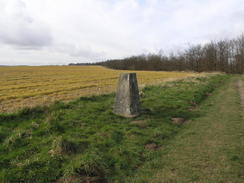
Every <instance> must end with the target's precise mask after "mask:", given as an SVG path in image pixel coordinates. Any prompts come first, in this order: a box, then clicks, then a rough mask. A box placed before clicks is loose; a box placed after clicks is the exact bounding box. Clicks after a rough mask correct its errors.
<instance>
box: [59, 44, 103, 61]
mask: <svg viewBox="0 0 244 183" xmlns="http://www.w3.org/2000/svg"><path fill="white" fill-rule="evenodd" d="M54 47H55V51H57V52H61V53H65V54H68V55H70V56H71V57H77V58H79V57H81V58H85V59H99V58H102V57H104V56H105V53H104V52H96V51H94V50H93V49H91V48H90V47H89V46H87V47H80V46H75V45H72V44H59V45H56V46H54Z"/></svg>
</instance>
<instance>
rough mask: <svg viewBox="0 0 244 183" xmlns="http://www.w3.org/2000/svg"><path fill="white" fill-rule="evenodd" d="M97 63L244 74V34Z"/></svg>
mask: <svg viewBox="0 0 244 183" xmlns="http://www.w3.org/2000/svg"><path fill="white" fill-rule="evenodd" d="M70 65H72V64H70ZM73 65H82V64H73ZM96 65H102V66H105V67H108V68H112V69H122V70H154V71H196V72H204V71H207V72H209V71H221V72H226V73H237V74H243V73H244V34H243V35H241V36H239V37H238V38H236V39H232V40H221V41H211V42H210V43H206V44H204V45H200V44H199V45H192V46H189V47H188V48H187V49H185V50H184V51H182V52H180V53H177V54H176V53H171V54H169V55H164V54H148V55H139V56H132V57H128V58H124V59H116V60H107V61H104V62H99V63H96Z"/></svg>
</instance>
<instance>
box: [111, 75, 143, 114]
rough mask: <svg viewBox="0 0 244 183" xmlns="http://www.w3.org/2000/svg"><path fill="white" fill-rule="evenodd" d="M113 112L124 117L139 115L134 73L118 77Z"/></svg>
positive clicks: (137, 91)
mask: <svg viewBox="0 0 244 183" xmlns="http://www.w3.org/2000/svg"><path fill="white" fill-rule="evenodd" d="M113 112H114V113H115V114H117V115H120V116H124V117H136V116H138V115H139V90H138V85H137V78H136V73H123V74H121V75H120V78H119V82H118V88H117V93H116V98H115V104H114V111H113Z"/></svg>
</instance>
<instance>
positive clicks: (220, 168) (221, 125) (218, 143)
mask: <svg viewBox="0 0 244 183" xmlns="http://www.w3.org/2000/svg"><path fill="white" fill-rule="evenodd" d="M237 80H238V78H237V77H235V78H232V79H231V81H230V82H229V83H228V84H226V85H224V86H222V87H220V88H219V89H218V90H216V91H215V92H214V94H213V95H212V96H210V97H209V98H208V99H207V100H206V101H205V102H204V103H203V104H202V105H201V106H200V108H198V109H197V111H198V113H200V114H201V117H199V118H196V119H194V120H190V121H188V123H187V124H185V129H184V130H182V132H181V133H179V134H178V135H176V137H175V138H174V139H173V140H172V142H171V143H170V144H169V145H168V146H166V147H165V148H163V147H162V149H161V150H160V154H161V157H157V158H156V159H154V161H153V162H149V163H147V164H145V165H144V167H142V168H141V169H140V170H138V172H137V174H135V176H133V177H132V178H130V179H129V180H128V182H138V183H142V182H153V183H156V182H157V183H160V182H162V183H168V182H177V183H178V182H179V183H189V182H199V183H200V182H202V183H220V182H223V183H227V182H228V183H231V182H232V183H239V182H240V183H241V182H243V180H244V120H243V118H242V117H241V114H243V112H244V109H242V108H241V107H240V98H239V93H238V89H237V85H236V84H237Z"/></svg>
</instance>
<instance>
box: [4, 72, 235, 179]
mask: <svg viewBox="0 0 244 183" xmlns="http://www.w3.org/2000/svg"><path fill="white" fill-rule="evenodd" d="M228 78H229V76H227V75H217V76H211V77H209V78H196V79H193V80H185V81H177V82H171V83H169V84H168V85H165V86H151V87H146V88H144V89H143V92H142V97H141V103H142V114H141V115H140V116H139V117H137V118H136V119H126V118H122V117H118V116H116V115H114V114H113V113H112V106H113V103H114V94H111V95H103V96H97V97H88V98H87V97H82V98H80V99H79V100H76V101H73V102H70V103H68V104H64V103H60V102H59V103H56V104H54V105H52V106H50V107H36V108H34V109H24V110H22V111H19V112H18V113H16V114H1V115H0V143H1V144H0V182H1V183H49V182H50V183H51V182H55V183H65V182H66V183H67V182H72V183H78V182H89V181H90V182H100V183H101V182H131V181H132V182H133V181H134V180H135V181H137V182H140V181H141V182H142V181H144V180H145V181H146V182H147V178H148V177H149V176H150V175H151V174H153V175H154V173H156V172H154V171H151V173H145V174H144V171H143V170H145V171H146V172H148V171H147V170H149V169H150V170H153V169H154V168H155V169H159V168H166V165H167V166H169V167H175V168H174V169H175V171H177V167H178V165H177V166H176V165H175V166H174V165H172V166H171V165H170V163H169V162H175V163H177V162H180V161H169V162H168V161H166V160H168V159H169V157H170V155H172V158H177V157H179V158H180V156H175V157H174V156H173V155H174V153H175V150H174V149H175V148H176V147H178V148H179V147H181V146H182V145H184V143H185V141H189V142H190V140H191V138H194V139H196V141H195V143H193V145H195V147H199V149H203V150H204V151H202V154H203V155H205V154H206V151H207V149H210V150H211V152H212V153H214V150H216V152H217V153H218V151H217V150H218V149H214V148H208V147H209V144H204V143H208V142H205V140H207V138H208V135H213V134H212V133H215V132H216V131H213V132H212V133H210V132H211V130H213V129H214V128H213V127H215V126H214V124H215V123H214V124H212V123H210V122H209V123H206V120H203V119H202V118H199V120H197V121H196V123H193V122H190V123H189V124H188V125H187V128H188V127H189V130H188V131H187V130H185V129H184V128H186V126H185V125H183V126H180V125H177V124H173V123H172V122H171V118H172V117H182V118H184V119H187V120H191V119H194V118H198V117H200V116H202V115H204V113H207V112H209V115H218V110H219V108H217V107H216V109H215V105H214V103H215V102H214V101H216V102H223V105H224V104H227V105H231V106H228V107H229V108H230V109H229V110H231V112H228V111H223V112H226V113H228V114H229V115H225V114H222V115H223V116H225V117H224V118H223V120H225V123H224V124H225V125H227V126H225V125H222V127H221V123H220V124H219V123H216V125H217V126H216V127H218V125H219V126H220V127H221V128H223V134H224V135H223V134H222V133H221V132H222V131H219V132H218V133H221V134H222V138H223V141H224V142H226V143H228V142H229V143H228V144H231V145H232V144H233V148H235V147H236V144H235V143H237V140H238V137H239V136H238V134H236V136H235V135H233V139H229V137H228V136H226V137H225V135H228V134H229V133H230V134H233V133H234V132H235V133H236V132H238V131H239V130H240V128H239V127H238V126H237V125H236V124H238V122H239V120H240V119H239V117H238V115H237V114H238V112H240V111H238V110H240V109H239V108H238V107H239V106H238V104H237V103H235V102H237V98H236V97H237V96H236V93H235V92H236V91H235V90H233V89H228V88H227V86H226V88H225V90H227V89H228V90H227V91H226V92H227V95H228V93H229V94H230V96H229V98H228V96H225V92H223V94H220V95H219V96H218V97H216V98H215V97H211V100H212V103H211V102H208V103H206V104H205V105H204V106H205V108H204V107H202V109H201V110H199V111H195V110H194V109H195V108H196V106H197V105H198V104H199V103H200V102H202V101H203V100H204V99H205V98H206V97H207V96H209V95H210V94H211V92H213V91H214V90H215V88H217V87H218V86H219V85H224V84H225V83H226V81H227V80H228ZM225 90H223V91H225ZM223 97H225V98H223ZM221 99H222V100H221ZM223 99H225V100H223ZM211 100H208V101H211ZM219 100H220V101H219ZM227 101H229V103H225V102H227ZM210 104H211V105H212V106H210ZM232 104H233V105H232ZM218 106H221V105H220V104H219V105H218ZM210 107H211V108H213V109H212V110H211V111H209V110H208V108H210ZM223 108H224V106H223ZM232 108H233V109H232ZM204 110H205V111H204ZM223 110H224V109H223ZM226 110H227V109H226ZM222 115H220V116H219V117H221V119H222ZM225 118H226V119H225ZM201 119H202V120H203V122H204V123H203V124H201V123H200V120H201ZM229 120H231V123H228V121H229ZM207 121H208V120H207ZM235 122H236V123H235ZM205 123H206V124H205ZM232 123H233V124H232ZM210 124H212V125H213V126H211V125H210ZM198 125H199V126H198ZM201 125H203V126H202V127H201ZM205 125H206V126H205ZM220 127H218V128H220ZM227 127H228V129H229V130H227ZM212 128H213V129H212ZM235 128H236V129H235ZM235 130H237V131H235ZM179 132H180V133H179ZM181 132H184V133H182V134H181ZM225 132H226V134H225ZM198 133H202V135H200V136H199V135H197V134H198ZM208 133H209V134H208ZM218 133H215V135H217V134H218ZM177 134H179V135H182V138H183V137H184V136H186V137H184V138H183V139H185V138H188V140H187V139H185V141H182V143H180V141H179V139H181V138H180V137H181V136H179V137H176V139H174V137H175V135H177ZM221 134H220V135H221ZM237 136H238V137H237ZM201 137H202V139H201ZM213 138H215V136H214V137H213ZM216 138H217V136H216ZM235 138H236V139H235ZM183 139H182V140H183ZM210 139H212V138H210ZM201 140H202V141H203V142H201ZM233 141H234V142H233ZM171 142H175V144H174V145H173V146H172V145H170V144H173V143H171ZM183 142H184V143H183ZM209 143H210V145H212V146H214V145H215V146H216V145H217V147H218V143H222V141H220V142H219V141H209ZM212 143H213V144H212ZM167 144H168V145H167ZM199 144H200V145H199ZM201 144H202V145H203V146H201ZM220 145H222V144H220ZM168 146H169V148H168ZM164 147H167V148H166V149H165V150H164ZM170 147H171V148H170ZM203 147H205V148H203ZM220 147H222V146H220ZM223 147H225V146H223ZM182 148H183V146H182ZM189 148H190V149H189V150H190V151H188V150H187V149H185V150H184V149H180V150H181V152H180V154H181V153H182V155H184V154H185V153H186V154H187V152H188V153H189V155H191V154H190V153H191V150H194V151H196V150H197V149H198V148H197V149H191V146H190V147H189ZM170 150H171V151H170ZM212 150H213V151H212ZM224 150H225V149H223V151H224ZM227 150H229V149H228V148H227ZM196 152H197V151H196ZM233 152H234V153H233ZM233 152H232V151H231V150H230V152H229V153H230V160H229V159H228V158H227V160H229V161H231V162H233V163H235V162H238V161H239V157H240V156H239V155H238V154H236V153H235V152H236V151H233ZM209 153H210V152H209ZM195 155H196V157H197V155H198V153H196V154H195ZM210 155H211V154H210ZM219 155H222V154H219ZM168 156H169V157H168ZM199 157H200V160H201V161H202V162H205V161H206V160H207V159H208V156H206V157H205V156H203V157H202V156H200V155H199ZM217 157H218V154H216V158H217ZM221 157H222V156H221ZM183 158H184V156H183ZM201 158H204V159H201ZM223 158H224V156H223ZM231 158H232V159H231ZM220 159H221V158H220ZM169 160H170V159H169ZM196 160H197V161H198V159H197V158H196ZM200 160H199V161H200ZM214 160H215V159H214ZM164 161H165V162H164ZM197 161H196V162H195V157H194V158H193V161H192V163H193V165H194V162H195V163H196V164H195V166H193V167H195V168H198V167H197V166H199V165H198V163H197ZM216 161H219V158H217V159H216ZM149 162H151V163H149ZM167 162H168V163H167ZM186 162H188V160H187V159H186V160H185V161H184V163H186ZM214 162H215V161H214ZM224 162H226V161H224ZM226 163H227V162H226ZM148 164H150V166H149V165H148ZM213 164H214V163H213ZM227 164H228V163H227ZM237 164H238V163H237ZM209 165H212V164H209ZM228 165H229V164H228ZM147 166H148V167H149V169H147V168H145V169H144V167H147ZM181 166H184V164H182V165H181ZM205 166H206V167H207V165H205V164H204V167H205ZM213 168H214V167H213ZM213 168H209V169H211V170H213V171H215V169H213ZM199 169H202V168H201V167H200V168H199ZM137 170H138V174H136V175H140V176H141V178H140V180H139V179H137V178H136V179H133V178H132V179H131V180H130V181H128V180H125V179H126V177H130V176H132V175H134V174H135V173H136V172H137ZM217 170H218V169H216V171H217ZM192 171H193V170H192V169H189V170H187V172H188V174H192ZM233 171H234V170H233ZM140 172H142V174H141V173H140ZM163 172H165V171H163ZM223 172H224V170H223ZM169 173H170V172H169ZM182 173H184V172H182ZM198 173H199V172H198ZM203 173H210V172H203ZM164 174H165V173H163V174H162V172H159V174H157V176H155V178H156V179H157V177H158V179H157V180H156V181H158V180H161V178H160V176H161V175H162V176H163V175H164ZM188 174H186V177H188V176H187V175H188ZM169 175H170V174H169ZM175 176H176V175H175ZM199 176H200V175H199ZM199 176H198V174H197V173H196V175H195V176H193V177H195V178H196V179H197V178H198V177H199ZM209 176H210V175H209ZM169 177H171V176H169ZM176 177H178V175H177V176H176ZM179 177H183V176H180V175H179ZM233 177H236V176H235V175H233ZM150 180H151V178H150ZM183 180H184V179H183ZM187 180H189V179H187Z"/></svg>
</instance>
